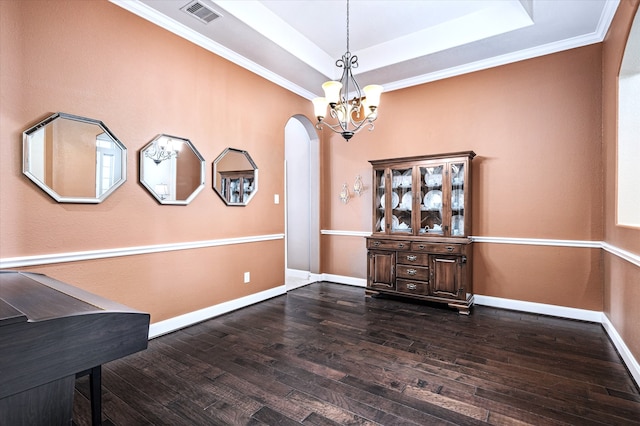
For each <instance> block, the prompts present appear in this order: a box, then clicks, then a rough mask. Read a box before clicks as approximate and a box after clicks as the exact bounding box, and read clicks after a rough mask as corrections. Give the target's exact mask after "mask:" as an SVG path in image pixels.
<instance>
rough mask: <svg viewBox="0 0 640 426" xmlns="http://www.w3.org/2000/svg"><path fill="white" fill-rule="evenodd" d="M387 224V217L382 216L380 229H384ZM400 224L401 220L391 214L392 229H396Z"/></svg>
mask: <svg viewBox="0 0 640 426" xmlns="http://www.w3.org/2000/svg"><path fill="white" fill-rule="evenodd" d="M386 225H387V218H386V217H384V216H383V217H382V219H380V230H381V231H384V228H385V226H386ZM399 225H400V220H399V219H398V218H397V217H396V216H391V229H396V228H397V227H398V226H399Z"/></svg>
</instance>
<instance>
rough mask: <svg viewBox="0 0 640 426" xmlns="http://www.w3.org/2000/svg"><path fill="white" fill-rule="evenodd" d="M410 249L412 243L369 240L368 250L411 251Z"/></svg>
mask: <svg viewBox="0 0 640 426" xmlns="http://www.w3.org/2000/svg"><path fill="white" fill-rule="evenodd" d="M410 247H411V242H410V241H398V240H376V239H371V240H367V248H370V249H391V250H409V248H410Z"/></svg>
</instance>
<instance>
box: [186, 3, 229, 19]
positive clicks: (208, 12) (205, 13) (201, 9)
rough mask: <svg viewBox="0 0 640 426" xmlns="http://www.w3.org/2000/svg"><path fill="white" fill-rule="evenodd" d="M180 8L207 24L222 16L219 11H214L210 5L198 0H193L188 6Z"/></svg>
mask: <svg viewBox="0 0 640 426" xmlns="http://www.w3.org/2000/svg"><path fill="white" fill-rule="evenodd" d="M180 10H182V11H184V12H185V13H187V14H189V15H191V16H193V17H194V18H196V19H198V20H199V21H202V22H204V23H205V24H208V23H209V22H211V21H213V20H214V19H217V18H219V17H220V16H222V15H220V14H219V13H218V12H215V11H213V10H212V9H211V8H209V7H208V6H205V5H204V4H202V2H200V1H198V0H196V1H192V2H191V3H189V4H187V5H186V6H183V7H182V8H180Z"/></svg>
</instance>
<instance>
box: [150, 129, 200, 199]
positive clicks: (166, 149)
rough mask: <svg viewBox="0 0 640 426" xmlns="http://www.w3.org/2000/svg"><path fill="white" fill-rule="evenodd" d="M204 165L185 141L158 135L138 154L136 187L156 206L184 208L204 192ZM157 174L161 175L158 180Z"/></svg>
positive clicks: (192, 146)
mask: <svg viewBox="0 0 640 426" xmlns="http://www.w3.org/2000/svg"><path fill="white" fill-rule="evenodd" d="M172 152H173V154H172ZM160 154H162V155H160ZM191 155H192V156H191ZM189 157H190V158H189ZM196 163H197V164H196ZM204 163H205V162H204V158H203V157H202V155H200V153H199V152H198V150H197V149H196V147H195V146H194V145H193V143H191V141H190V140H189V139H185V138H181V137H178V136H171V135H167V134H160V135H158V136H156V137H155V138H153V140H151V142H149V143H148V144H146V145H145V146H144V147H143V148H142V149H141V150H140V167H139V172H140V176H139V180H140V184H142V186H144V187H145V188H146V189H147V191H149V193H150V194H151V195H152V196H153V197H154V198H155V199H156V200H157V201H158V202H159V203H160V204H173V205H183V206H184V205H187V204H189V203H190V202H191V201H193V199H194V198H195V197H196V196H197V195H198V194H199V193H200V191H202V189H203V188H204V179H205V164H204ZM160 168H163V169H162V170H160ZM158 173H160V174H164V176H162V179H161V180H157V179H158V177H159V174H158ZM179 193H180V194H183V195H181V196H180V198H175V197H177V194H179ZM172 194H173V196H172ZM165 196H166V197H165Z"/></svg>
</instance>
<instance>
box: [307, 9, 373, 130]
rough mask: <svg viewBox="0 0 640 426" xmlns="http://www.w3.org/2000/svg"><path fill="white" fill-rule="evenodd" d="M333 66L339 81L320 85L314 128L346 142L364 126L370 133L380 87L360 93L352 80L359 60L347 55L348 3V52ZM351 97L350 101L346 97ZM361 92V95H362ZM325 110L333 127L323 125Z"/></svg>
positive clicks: (327, 124)
mask: <svg viewBox="0 0 640 426" xmlns="http://www.w3.org/2000/svg"><path fill="white" fill-rule="evenodd" d="M336 66H337V67H338V68H342V77H340V80H339V81H327V82H326V83H324V84H323V85H322V89H323V90H324V97H323V98H315V99H313V107H314V111H315V115H316V117H317V118H318V122H317V123H316V128H317V129H318V130H321V129H322V128H323V127H325V126H326V127H328V128H329V129H330V130H332V131H333V132H335V133H340V134H341V135H342V137H343V138H344V139H345V140H346V141H347V142H348V141H349V139H351V138H352V137H353V135H355V134H356V133H357V132H359V131H360V130H361V129H362V128H363V126H365V125H367V124H368V125H369V130H370V131H371V130H373V122H374V121H375V120H376V118H378V105H379V104H380V94H381V93H382V90H383V89H382V86H378V85H375V84H372V85H369V86H365V87H364V88H363V89H362V90H361V89H360V86H359V85H358V82H357V81H356V79H355V78H354V77H353V73H352V69H354V68H358V57H357V56H356V55H352V54H351V52H350V51H349V0H347V51H346V52H345V54H344V55H342V59H338V60H337V61H336ZM352 92H353V93H354V96H353V99H351V100H349V94H350V93H352ZM363 92H364V93H363ZM327 106H329V108H330V109H329V114H330V116H331V118H333V119H334V120H335V122H334V123H328V122H326V121H324V119H325V116H326V113H327Z"/></svg>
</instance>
